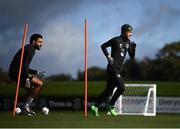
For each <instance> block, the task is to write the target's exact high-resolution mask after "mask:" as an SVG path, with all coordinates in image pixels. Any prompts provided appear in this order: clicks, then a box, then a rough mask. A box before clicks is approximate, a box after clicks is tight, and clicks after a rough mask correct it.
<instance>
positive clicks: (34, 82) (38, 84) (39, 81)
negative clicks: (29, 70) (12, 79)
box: [32, 77, 43, 88]
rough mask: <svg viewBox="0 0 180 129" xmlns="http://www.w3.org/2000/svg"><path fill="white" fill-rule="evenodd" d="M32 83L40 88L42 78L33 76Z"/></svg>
mask: <svg viewBox="0 0 180 129" xmlns="http://www.w3.org/2000/svg"><path fill="white" fill-rule="evenodd" d="M32 84H33V85H35V86H38V87H40V88H41V87H42V86H43V80H41V79H39V78H36V77H33V78H32Z"/></svg>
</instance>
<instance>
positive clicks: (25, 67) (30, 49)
mask: <svg viewBox="0 0 180 129" xmlns="http://www.w3.org/2000/svg"><path fill="white" fill-rule="evenodd" d="M21 51H22V49H20V50H19V51H18V52H17V53H16V54H15V56H14V58H13V60H12V61H11V64H10V67H9V75H10V77H11V78H13V79H14V78H16V79H17V77H18V73H19V66H20V58H21ZM34 54H35V48H34V46H33V45H31V44H28V45H26V46H25V47H24V57H23V63H22V70H21V77H22V78H23V79H27V78H28V74H37V70H33V69H30V68H29V64H30V63H31V60H32V58H33V56H34Z"/></svg>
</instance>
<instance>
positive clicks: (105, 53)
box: [101, 39, 114, 65]
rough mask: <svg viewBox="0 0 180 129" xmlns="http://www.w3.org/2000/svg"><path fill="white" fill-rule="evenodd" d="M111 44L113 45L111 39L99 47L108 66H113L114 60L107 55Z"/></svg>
mask: <svg viewBox="0 0 180 129" xmlns="http://www.w3.org/2000/svg"><path fill="white" fill-rule="evenodd" d="M112 44H113V39H111V40H109V41H107V42H105V43H103V44H102V45H101V49H102V51H103V53H104V55H105V56H106V58H107V60H108V62H109V64H111V65H112V64H113V62H114V59H113V58H112V57H111V55H110V54H109V53H108V50H107V48H108V47H110V46H112Z"/></svg>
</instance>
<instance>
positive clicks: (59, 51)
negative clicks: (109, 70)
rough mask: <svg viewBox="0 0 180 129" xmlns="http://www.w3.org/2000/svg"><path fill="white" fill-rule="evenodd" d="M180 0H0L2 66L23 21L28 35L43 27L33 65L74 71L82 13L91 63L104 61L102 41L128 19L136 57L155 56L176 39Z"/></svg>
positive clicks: (79, 64) (78, 63) (79, 56)
mask: <svg viewBox="0 0 180 129" xmlns="http://www.w3.org/2000/svg"><path fill="white" fill-rule="evenodd" d="M179 5H180V1H179V0H149V1H147V0H136V1H135V0H126V1H122V0H91V1H88V0H53V1H51V0H31V1H30V0H29V1H27V0H26V1H23V0H14V1H11V0H6V1H0V19H1V20H0V49H1V51H0V67H2V68H3V69H4V70H7V69H8V67H9V63H10V61H11V59H12V57H13V55H14V54H15V52H16V51H17V50H18V49H19V48H20V47H21V38H22V30H23V24H24V23H25V22H26V23H28V24H29V31H28V35H27V36H28V38H27V43H28V40H29V37H30V35H31V34H32V33H41V34H43V36H44V40H45V45H44V47H43V49H42V51H40V52H37V54H36V55H35V57H34V59H33V61H32V64H31V67H33V68H36V69H40V70H45V71H46V74H47V75H50V74H58V73H61V72H64V73H70V74H72V75H73V76H74V77H75V75H76V73H77V70H78V69H81V70H82V69H83V66H84V65H83V51H84V50H83V47H84V46H83V45H84V44H83V42H84V19H85V18H87V20H88V28H89V29H88V32H89V66H94V65H96V66H100V67H104V68H105V67H106V59H105V57H104V55H103V54H102V51H101V49H100V45H101V44H102V43H103V42H106V41H107V40H109V39H110V38H112V37H114V36H118V35H119V34H120V27H121V25H123V24H125V23H129V24H131V25H132V26H133V28H134V33H133V37H132V40H133V41H135V42H136V43H137V53H136V58H137V59H138V60H142V59H143V58H144V57H145V56H148V57H150V58H155V54H156V53H157V51H158V49H160V48H161V47H162V46H164V45H165V44H166V43H169V42H173V41H178V40H180V37H179V34H180V30H179V28H180V6H179Z"/></svg>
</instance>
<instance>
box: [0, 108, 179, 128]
mask: <svg viewBox="0 0 180 129" xmlns="http://www.w3.org/2000/svg"><path fill="white" fill-rule="evenodd" d="M0 127H1V128H3V127H17V128H18V127H36V128H40V127H46V128H47V127H51V128H53V127H69V128H71V127H74V128H75V127H77V128H80V127H84V128H85V127H86V128H88V127H93V128H95V127H104V128H105V127H109V128H110V127H124V128H125V127H128V128H131V127H144V128H146V127H149V128H150V127H156V128H158V127H159V128H160V127H161V128H165V127H166V128H168V127H169V128H170V127H171V128H173V127H179V128H180V116H179V115H172V114H171V115H165V114H158V115H157V116H156V117H144V116H117V117H113V116H109V115H106V113H105V112H103V113H101V116H100V117H94V116H93V114H92V113H89V115H88V117H87V118H85V117H84V116H83V112H61V111H59V112H53V111H52V112H50V114H49V115H48V116H44V115H42V114H41V113H39V114H38V115H36V116H34V117H31V116H16V117H15V118H13V117H12V116H11V114H10V112H1V113H0Z"/></svg>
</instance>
